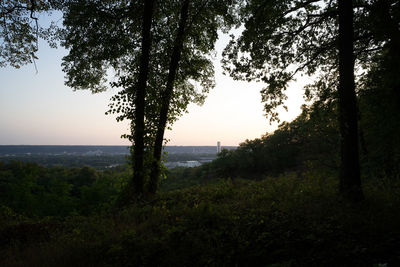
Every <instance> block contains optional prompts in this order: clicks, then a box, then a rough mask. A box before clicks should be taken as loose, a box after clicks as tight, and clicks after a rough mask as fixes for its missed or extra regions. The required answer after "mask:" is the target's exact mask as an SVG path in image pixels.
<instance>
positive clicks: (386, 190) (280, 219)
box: [1, 170, 400, 266]
mask: <svg viewBox="0 0 400 267" xmlns="http://www.w3.org/2000/svg"><path fill="white" fill-rule="evenodd" d="M336 186H337V182H336V180H335V179H332V178H331V177H329V176H325V175H323V174H321V173H320V172H319V171H317V172H315V171H313V170H309V171H308V172H307V173H304V176H303V178H302V179H299V178H298V177H296V175H292V174H288V175H285V176H280V177H279V178H268V179H266V180H264V181H261V182H249V181H243V180H237V181H236V182H234V183H231V182H229V181H222V182H220V183H218V184H213V185H208V186H195V187H191V188H188V189H184V190H177V191H172V192H169V193H163V194H161V195H159V197H158V198H157V199H155V200H154V201H152V202H151V203H142V204H136V205H134V206H131V207H127V208H125V209H124V210H121V211H119V212H117V213H113V214H112V215H111V214H105V215H104V216H94V215H93V216H91V217H87V218H79V217H73V218H70V219H67V220H65V221H64V222H62V223H61V225H59V226H58V228H57V229H59V230H57V231H58V232H57V234H56V235H52V237H51V238H50V239H49V240H48V241H46V242H42V243H41V245H40V246H38V245H37V244H35V243H34V244H32V245H22V244H20V245H16V247H12V246H6V247H3V249H2V250H1V253H2V254H3V255H5V257H4V261H3V262H2V264H3V265H4V266H9V265H13V266H14V265H31V266H32V265H41V266H53V265H54V266H56V265H57V266H71V265H86V266H88V265H95V266H116V265H118V266H155V265H156V266H172V265H174V266H187V265H193V266H204V265H207V266H217V265H218V266H232V265H238V266H243V265H253V266H255V265H257V266H259V265H263V266H268V265H271V266H310V265H312V266H338V265H353V266H366V265H373V264H379V263H380V264H388V265H396V264H397V263H398V262H399V260H400V258H399V257H400V255H399V254H398V249H397V248H398V244H399V242H400V233H399V231H398V227H397V226H398V224H399V223H400V217H399V210H398V207H399V204H400V198H399V194H398V184H396V183H393V182H389V183H388V184H379V183H375V182H368V183H366V186H365V189H366V190H365V193H366V201H365V202H363V203H361V204H356V205H349V204H346V203H343V202H341V201H340V199H338V197H337V195H336V193H335V191H336V190H335V188H336ZM39 224H42V225H43V224H45V222H41V223H40V222H39ZM46 225H50V224H49V222H47V223H46ZM7 229H10V228H7ZM51 232H52V233H55V230H52V231H51ZM3 233H4V231H3ZM17 239H18V237H17V236H16V237H15V238H14V242H15V243H14V244H18V242H17V241H18V240H17Z"/></svg>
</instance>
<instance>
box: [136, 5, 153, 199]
mask: <svg viewBox="0 0 400 267" xmlns="http://www.w3.org/2000/svg"><path fill="white" fill-rule="evenodd" d="M154 2H155V0H144V12H143V22H142V48H141V49H142V51H141V56H140V68H139V77H138V82H137V85H136V87H135V88H134V89H136V90H135V111H134V112H135V114H134V120H135V126H134V129H133V131H134V133H133V143H134V146H133V170H134V172H133V180H132V187H133V188H132V189H133V190H132V191H133V193H134V194H135V197H140V195H142V194H143V190H144V188H143V187H144V167H143V161H144V160H143V158H144V157H143V155H144V139H143V136H144V107H145V96H146V86H147V79H148V74H149V61H150V48H151V21H152V17H153V8H154Z"/></svg>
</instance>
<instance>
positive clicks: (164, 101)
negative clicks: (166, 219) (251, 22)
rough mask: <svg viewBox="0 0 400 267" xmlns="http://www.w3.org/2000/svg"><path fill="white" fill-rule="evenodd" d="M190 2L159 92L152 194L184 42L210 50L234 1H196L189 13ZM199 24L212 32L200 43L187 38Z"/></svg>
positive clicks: (197, 31) (227, 20) (184, 4)
mask: <svg viewBox="0 0 400 267" xmlns="http://www.w3.org/2000/svg"><path fill="white" fill-rule="evenodd" d="M193 2H194V4H193ZM191 3H192V4H193V5H192V6H193V7H192V8H193V9H194V8H195V6H196V1H189V0H184V1H183V2H182V5H181V10H180V19H179V23H178V28H177V30H176V36H175V40H174V41H173V47H172V53H171V57H170V62H169V68H168V77H167V82H166V87H165V90H164V91H163V92H162V94H161V109H160V111H159V115H158V118H157V131H156V135H155V140H154V147H153V158H152V164H151V173H150V181H149V182H150V183H149V191H150V193H153V194H154V193H155V192H156V190H157V188H158V184H159V178H160V160H161V154H162V146H163V142H164V132H165V129H166V127H167V121H168V120H167V118H168V113H169V109H170V108H171V99H172V96H173V93H174V89H176V88H175V83H176V80H177V72H178V71H180V65H182V62H181V57H182V51H183V50H184V48H185V47H184V46H187V47H192V49H193V48H195V49H197V50H198V51H199V52H201V53H203V54H207V53H209V52H210V51H211V50H213V47H214V43H215V41H216V38H217V36H216V35H215V32H216V31H217V30H218V29H221V28H224V27H225V31H226V29H227V28H229V27H230V26H231V25H232V23H233V21H234V18H233V17H232V12H230V10H229V8H230V7H232V6H233V5H234V1H197V3H198V8H197V9H194V10H195V12H193V11H192V12H190V13H192V14H190V13H189V11H190V10H189V8H190V4H191ZM189 15H191V16H190V21H188V17H189ZM218 18H219V19H218ZM200 27H206V28H207V29H208V30H209V31H210V32H211V34H204V33H202V35H203V36H204V41H205V42H208V43H205V42H204V41H203V43H201V42H198V41H197V42H193V41H190V40H187V39H188V38H191V39H194V38H196V35H199V34H201V31H202V29H201V28H200ZM204 63H206V64H207V65H211V62H210V61H205V62H204ZM204 67H206V66H204ZM181 69H182V68H181ZM181 71H182V70H181Z"/></svg>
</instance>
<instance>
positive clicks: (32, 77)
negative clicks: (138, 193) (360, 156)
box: [0, 34, 307, 146]
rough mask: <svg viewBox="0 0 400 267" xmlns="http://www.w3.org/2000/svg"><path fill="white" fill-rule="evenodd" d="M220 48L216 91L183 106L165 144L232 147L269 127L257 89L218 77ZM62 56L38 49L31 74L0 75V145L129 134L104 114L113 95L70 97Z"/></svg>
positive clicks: (110, 140) (105, 139) (296, 99)
mask: <svg viewBox="0 0 400 267" xmlns="http://www.w3.org/2000/svg"><path fill="white" fill-rule="evenodd" d="M227 42H228V37H227V36H226V35H222V34H220V36H219V40H218V41H217V43H216V52H217V55H216V57H215V59H214V67H215V80H216V86H215V88H214V89H212V90H211V91H210V93H209V94H208V97H207V99H206V100H205V103H204V104H203V105H202V106H197V105H190V106H189V108H188V112H187V113H186V114H184V115H183V116H182V117H181V118H180V119H179V120H178V121H177V122H175V124H174V125H173V126H172V130H170V131H168V132H166V138H167V139H169V142H168V144H167V145H181V146H188V145H198V146H205V145H216V143H217V141H220V142H221V144H222V145H225V146H236V145H239V144H240V143H241V142H243V141H245V140H246V139H254V138H259V137H261V136H262V135H264V134H266V133H267V132H269V133H271V132H273V131H274V130H275V129H276V128H277V123H274V124H272V125H271V124H270V123H269V121H268V120H267V118H266V117H265V116H264V111H263V104H262V103H261V95H260V90H261V88H263V86H265V85H263V84H261V83H254V82H252V83H248V82H242V81H234V80H233V79H232V78H230V77H228V76H225V75H223V74H222V68H221V64H220V60H221V53H222V50H223V48H224V47H225V45H226V44H227ZM67 52H68V51H66V50H65V49H63V48H61V47H59V48H58V49H52V48H49V47H48V46H47V44H46V42H40V43H39V53H38V57H39V59H38V60H37V61H36V66H37V70H38V72H36V70H35V66H34V65H33V64H30V65H26V66H23V67H21V68H20V69H14V68H11V67H6V68H0V81H1V83H0V145H129V142H128V141H127V140H125V139H121V138H120V137H121V135H122V134H125V133H128V132H129V127H128V122H126V121H125V122H117V121H116V120H115V116H113V115H105V112H106V111H107V110H108V108H107V107H108V103H109V102H110V98H111V97H112V95H114V94H115V93H116V92H117V91H116V89H110V90H108V91H106V92H103V93H99V94H92V93H91V92H90V91H87V90H82V91H73V90H72V89H71V88H69V87H68V86H66V85H64V73H63V72H62V68H61V61H62V57H63V56H65V55H67ZM306 82H307V81H306V80H304V79H302V80H299V81H297V82H292V83H291V84H290V86H289V89H288V96H289V99H288V101H287V103H286V104H287V106H288V107H289V112H286V111H285V110H284V109H279V117H280V119H281V121H291V120H293V119H294V118H295V117H296V116H297V115H298V114H299V113H300V107H301V105H302V104H303V103H304V100H303V98H302V94H303V89H302V87H303V86H304V85H305V84H306Z"/></svg>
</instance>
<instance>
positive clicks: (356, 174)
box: [338, 0, 364, 201]
mask: <svg viewBox="0 0 400 267" xmlns="http://www.w3.org/2000/svg"><path fill="white" fill-rule="evenodd" d="M338 4H339V88H338V93H339V114H340V118H339V119H340V134H341V167H340V193H341V195H342V196H343V197H344V198H346V199H348V200H351V201H360V200H362V199H363V198H364V195H363V192H362V188H361V179H360V162H359V151H358V128H357V103H356V93H355V82H354V53H353V46H354V44H353V5H352V1H351V0H338Z"/></svg>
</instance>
